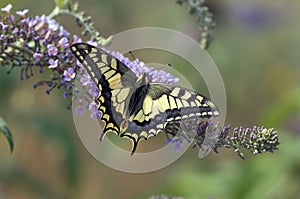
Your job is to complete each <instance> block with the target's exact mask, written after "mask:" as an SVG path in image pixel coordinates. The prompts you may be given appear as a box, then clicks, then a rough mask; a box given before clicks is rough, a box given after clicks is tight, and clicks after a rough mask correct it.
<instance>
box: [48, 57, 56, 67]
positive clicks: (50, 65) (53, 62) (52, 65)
mask: <svg viewBox="0 0 300 199" xmlns="http://www.w3.org/2000/svg"><path fill="white" fill-rule="evenodd" d="M57 66H58V60H55V61H54V60H53V59H50V60H49V66H48V68H56V67H57Z"/></svg>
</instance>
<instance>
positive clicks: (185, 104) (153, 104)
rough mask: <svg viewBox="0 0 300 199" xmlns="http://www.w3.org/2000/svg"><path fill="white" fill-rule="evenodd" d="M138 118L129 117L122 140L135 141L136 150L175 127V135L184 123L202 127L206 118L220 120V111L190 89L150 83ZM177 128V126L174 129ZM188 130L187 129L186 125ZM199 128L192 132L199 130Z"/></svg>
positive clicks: (136, 114) (138, 108) (137, 113)
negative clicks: (139, 144)
mask: <svg viewBox="0 0 300 199" xmlns="http://www.w3.org/2000/svg"><path fill="white" fill-rule="evenodd" d="M135 109H136V111H133V112H134V113H135V114H132V115H130V118H129V124H128V128H127V130H126V132H124V133H122V134H121V136H125V137H128V138H130V139H132V141H133V143H134V147H133V148H134V149H135V148H136V145H137V144H138V142H139V140H140V139H148V138H149V137H151V136H156V135H157V134H158V133H159V132H161V131H165V129H166V128H170V127H172V126H173V128H177V129H174V134H176V131H178V128H184V127H181V126H180V124H182V123H185V124H187V123H195V124H200V123H201V122H202V121H203V120H204V119H205V118H211V117H217V116H218V115H219V112H218V109H217V107H216V106H215V105H214V104H213V103H212V102H211V101H210V100H209V99H208V98H206V97H204V96H202V95H200V94H198V93H196V92H194V91H192V90H189V89H185V88H181V87H178V86H170V85H165V84H158V83H150V84H149V85H148V90H147V93H146V95H145V97H144V98H143V100H142V102H141V103H140V105H139V106H136V107H135ZM174 125H175V126H174ZM184 126H187V125H184ZM197 128H198V125H194V128H193V129H191V128H189V129H188V130H189V131H193V130H197Z"/></svg>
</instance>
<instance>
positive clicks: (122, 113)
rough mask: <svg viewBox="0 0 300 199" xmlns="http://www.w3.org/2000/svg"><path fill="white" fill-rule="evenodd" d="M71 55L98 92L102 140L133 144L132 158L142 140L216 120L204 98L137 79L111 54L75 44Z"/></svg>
mask: <svg viewBox="0 0 300 199" xmlns="http://www.w3.org/2000/svg"><path fill="white" fill-rule="evenodd" d="M70 49H71V52H72V53H73V54H74V56H75V57H76V58H77V59H78V60H79V62H80V63H81V64H82V65H83V67H84V68H85V69H86V70H87V73H88V74H89V76H90V77H91V80H92V81H93V82H94V83H95V85H96V86H97V87H98V89H99V95H98V96H97V97H96V99H95V101H96V102H97V104H98V106H99V107H98V110H99V111H100V112H101V118H100V120H101V121H102V122H104V127H103V132H102V134H101V136H100V140H102V139H103V138H104V136H105V134H107V133H108V132H113V133H115V134H117V135H120V136H121V137H127V138H129V139H131V140H132V142H133V147H132V151H131V154H133V153H134V152H135V151H136V148H137V145H138V143H139V141H140V140H141V139H145V140H147V139H148V138H149V137H152V136H156V135H157V134H158V133H159V132H164V131H165V130H166V129H168V131H170V132H172V133H174V134H176V132H177V131H178V130H179V129H180V125H181V124H183V123H184V124H187V123H190V124H191V123H192V124H194V123H196V128H197V127H198V126H197V124H199V123H200V122H201V121H203V120H204V119H208V118H211V117H217V116H219V111H218V108H217V106H216V105H215V104H214V103H213V102H212V101H211V100H209V99H208V98H206V97H205V96H203V95H201V94H199V93H197V92H195V91H193V90H190V89H186V88H183V87H179V86H175V85H168V84H164V83H151V82H149V80H148V76H147V73H143V74H141V75H139V76H137V75H136V74H135V73H134V72H133V71H132V70H131V69H130V68H129V67H128V66H127V65H125V64H124V63H122V62H121V61H120V60H118V59H117V58H116V57H114V56H112V55H111V54H110V53H108V52H106V51H104V50H102V49H100V48H97V47H95V46H92V45H89V44H86V43H76V44H73V45H72V46H71V47H70ZM197 122H198V123H197Z"/></svg>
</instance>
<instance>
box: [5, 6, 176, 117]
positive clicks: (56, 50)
mask: <svg viewBox="0 0 300 199" xmlns="http://www.w3.org/2000/svg"><path fill="white" fill-rule="evenodd" d="M11 9H12V5H11V4H8V5H7V6H6V7H4V8H1V13H0V65H2V66H3V67H5V68H8V70H7V73H10V72H11V71H12V70H14V69H18V70H20V79H21V80H24V79H28V78H30V77H32V76H33V75H34V74H35V73H36V72H37V71H38V72H39V73H44V72H45V71H47V73H49V72H50V74H51V75H50V77H49V78H48V79H44V80H41V81H38V82H36V83H35V84H34V85H33V87H34V88H37V87H40V86H44V87H46V91H45V92H46V93H47V94H50V93H51V92H52V91H53V90H54V89H60V88H61V89H63V90H64V92H63V97H64V98H69V97H71V96H72V94H73V93H75V94H76V95H77V96H76V99H77V100H79V101H80V103H79V104H81V105H80V106H79V107H77V108H76V109H75V111H76V112H77V113H79V114H81V113H83V111H84V110H85V108H88V109H89V110H90V111H91V117H92V118H99V116H100V113H99V111H98V107H97V104H96V102H95V101H94V99H95V96H97V95H98V93H99V91H98V89H97V87H96V86H95V85H94V84H93V83H92V82H91V80H90V77H89V76H88V75H87V74H85V75H83V76H82V77H81V79H80V81H81V82H82V84H83V86H84V88H85V91H86V92H84V93H78V92H73V91H74V89H75V88H74V79H75V77H76V75H77V74H84V73H85V70H84V69H83V67H82V66H81V64H80V63H79V62H78V61H77V60H76V59H75V57H74V56H73V54H72V53H71V51H70V49H69V47H70V45H72V44H74V43H80V42H82V39H81V38H79V37H78V36H77V35H75V34H74V35H71V34H70V33H69V32H68V31H67V30H66V29H65V28H64V27H63V26H62V25H60V24H59V23H57V22H56V21H55V20H54V19H51V18H50V17H48V16H45V15H42V16H35V17H27V14H28V12H29V10H27V9H26V10H23V11H17V12H16V15H13V14H12V12H11ZM76 16H78V18H77V20H76V21H77V23H79V25H82V23H84V22H86V23H87V22H88V23H89V25H90V24H91V22H90V20H88V21H87V19H90V18H89V17H85V15H84V14H82V13H81V14H77V15H76ZM89 27H90V26H89ZM87 30H91V35H92V36H93V38H94V39H95V40H97V41H98V40H99V38H100V37H99V35H98V34H96V33H95V30H94V29H93V28H91V27H90V28H89V29H88V28H87V27H86V28H85V31H84V32H87ZM85 34H87V33H85ZM95 40H89V41H86V43H89V44H91V45H94V46H97V45H99V42H96V41H95ZM108 40H110V39H108ZM104 50H105V49H104ZM106 51H107V50H106ZM112 55H113V56H115V57H116V58H118V59H119V60H120V61H122V62H123V63H124V64H126V65H128V67H129V68H130V69H132V70H133V71H134V72H136V73H137V74H139V72H140V70H144V71H147V72H148V75H149V79H150V81H153V82H164V83H174V82H176V81H178V79H177V78H174V77H173V76H172V75H170V74H169V73H166V72H164V71H157V70H155V69H153V68H150V67H147V66H146V65H145V64H144V63H143V62H140V61H139V60H138V59H136V60H133V61H130V60H129V59H128V58H126V57H124V56H123V55H122V54H121V53H118V52H112ZM75 91H77V90H75ZM86 95H88V96H86ZM70 107H71V103H70V104H69V106H68V108H70Z"/></svg>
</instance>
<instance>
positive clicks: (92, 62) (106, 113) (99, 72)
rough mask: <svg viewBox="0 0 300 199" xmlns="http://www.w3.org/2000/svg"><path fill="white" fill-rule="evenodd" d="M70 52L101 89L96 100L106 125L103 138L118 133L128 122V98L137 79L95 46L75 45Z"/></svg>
mask: <svg viewBox="0 0 300 199" xmlns="http://www.w3.org/2000/svg"><path fill="white" fill-rule="evenodd" d="M71 51H72V53H73V54H74V55H75V57H76V58H77V59H78V60H79V62H80V63H81V64H82V65H83V66H84V68H85V69H86V71H87V73H88V74H89V76H90V77H91V79H92V81H93V82H94V83H95V84H96V86H97V87H98V88H99V95H98V97H97V99H96V101H97V102H98V104H99V111H101V113H102V114H101V120H102V121H103V122H104V129H103V134H102V136H101V138H103V136H104V135H105V133H107V132H114V133H116V134H119V133H120V131H121V130H120V124H121V123H122V121H124V119H126V112H125V110H126V107H127V105H126V102H127V101H126V100H125V99H126V97H128V95H130V93H131V92H132V91H131V90H132V88H133V87H134V85H133V84H135V83H136V79H137V77H136V76H135V74H134V73H133V72H132V71H131V70H130V69H129V68H128V67H127V66H125V65H124V64H123V63H122V62H120V61H119V60H118V59H116V58H115V57H113V56H111V55H110V54H108V53H106V52H105V51H103V50H101V49H99V48H96V47H94V46H91V45H88V44H85V43H79V44H74V45H72V46H71Z"/></svg>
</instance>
